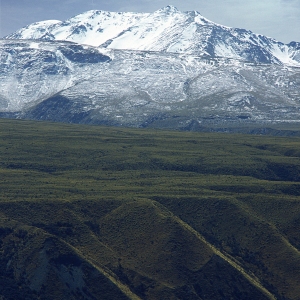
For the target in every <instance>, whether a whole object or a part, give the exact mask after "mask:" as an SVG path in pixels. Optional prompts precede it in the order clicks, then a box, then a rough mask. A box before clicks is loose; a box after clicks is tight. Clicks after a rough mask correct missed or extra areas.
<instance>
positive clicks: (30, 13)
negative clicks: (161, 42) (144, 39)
mask: <svg viewBox="0 0 300 300" xmlns="http://www.w3.org/2000/svg"><path fill="white" fill-rule="evenodd" d="M166 5H174V6H176V7H177V8H178V9H179V10H181V11H188V10H197V11H199V12H200V13H201V14H202V15H203V16H204V17H206V18H207V19H209V20H211V21H214V22H216V23H219V24H222V25H226V26H231V27H239V28H244V29H248V30H251V31H253V32H255V33H260V34H264V35H267V36H269V37H273V38H275V39H277V40H279V41H282V42H284V43H288V42H290V41H298V42H300V0H250V1H247V0H206V1H204V0H184V1H182V0H167V1H165V0H0V37H3V36H5V35H7V34H9V33H12V32H14V31H15V30H17V29H19V28H21V27H23V26H25V25H28V24H30V23H33V22H36V21H42V20H49V19H55V20H62V21H63V20H66V19H68V18H70V17H72V16H74V15H77V14H79V13H82V12H84V11H87V10H91V9H98V10H109V11H135V12H153V11H155V10H158V9H160V8H162V7H164V6H166Z"/></svg>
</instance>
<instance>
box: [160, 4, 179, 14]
mask: <svg viewBox="0 0 300 300" xmlns="http://www.w3.org/2000/svg"><path fill="white" fill-rule="evenodd" d="M158 11H159V12H167V13H177V12H179V10H178V9H177V7H175V6H173V5H167V6H165V7H163V8H161V9H159V10H158Z"/></svg>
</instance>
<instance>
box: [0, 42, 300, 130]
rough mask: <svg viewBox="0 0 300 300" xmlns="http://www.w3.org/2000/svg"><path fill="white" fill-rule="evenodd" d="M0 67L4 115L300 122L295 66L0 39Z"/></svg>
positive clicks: (147, 122) (145, 123)
mask: <svg viewBox="0 0 300 300" xmlns="http://www.w3.org/2000/svg"><path fill="white" fill-rule="evenodd" d="M0 70H1V71H0V116H2V117H3V116H4V117H13V118H29V119H37V120H51V121H63V122H74V123H88V124H107V125H118V126H134V127H160V128H173V129H175V128H179V129H193V130H198V129H199V128H200V127H201V126H204V127H211V126H214V125H218V124H219V125H221V126H224V124H225V123H226V124H233V125H234V124H235V126H241V124H270V123H276V122H277V123H278V122H279V123H280V122H299V120H300V100H299V99H300V68H298V67H291V66H282V65H278V64H258V63H251V62H245V61H239V60H235V59H227V58H209V57H203V56H195V55H194V56H193V55H186V54H176V53H166V52H147V51H132V50H126V51H125V50H115V49H107V48H96V47H92V46H83V45H80V44H75V43H71V42H58V41H37V40H0ZM263 126H265V125H263Z"/></svg>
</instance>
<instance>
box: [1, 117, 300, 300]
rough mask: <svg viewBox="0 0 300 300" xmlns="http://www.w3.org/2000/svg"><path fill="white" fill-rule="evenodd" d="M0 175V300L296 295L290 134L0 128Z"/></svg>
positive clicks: (27, 125)
mask: <svg viewBox="0 0 300 300" xmlns="http://www.w3.org/2000/svg"><path fill="white" fill-rule="evenodd" d="M0 177H1V180H0V189H1V193H0V220H1V224H0V251H1V256H0V267H1V268H0V269H1V270H2V271H0V286H2V287H4V286H5V288H2V292H1V289H0V296H2V298H3V299H10V298H9V297H8V295H9V293H11V292H12V291H15V292H14V293H15V299H25V298H21V297H22V296H20V295H21V294H22V295H27V296H26V297H28V299H39V298H42V299H66V297H67V298H68V299H123V298H124V299H126V298H130V299H300V296H299V295H300V234H299V232H300V198H299V196H300V182H299V181H300V139H298V138H286V137H267V136H254V135H239V134H235V135H234V134H216V133H191V132H175V131H173V132H172V131H161V130H142V129H126V128H113V127H101V126H84V125H67V124H58V123H56V124H54V123H46V122H45V123H44V122H32V121H18V120H4V119H2V120H0ZM99 282H100V283H101V284H100V285H99ZM17 286H18V287H19V288H18V289H15V288H16V287H17ZM100 286H101V287H100ZM52 290H55V295H51V291H52ZM21 292H22V293H21ZM20 293H21V294H20ZM101 295H102V296H101ZM23 297H24V296H23ZM116 297H117V298H116Z"/></svg>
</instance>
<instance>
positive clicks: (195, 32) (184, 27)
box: [6, 6, 300, 65]
mask: <svg viewBox="0 0 300 300" xmlns="http://www.w3.org/2000/svg"><path fill="white" fill-rule="evenodd" d="M6 39H42V40H63V41H71V42H76V43H80V44H87V45H91V46H101V47H105V48H110V49H126V50H142V51H163V52H170V53H184V54H191V55H197V56H199V55H201V56H209V57H227V58H234V59H242V60H247V61H250V62H257V63H276V64H288V65H300V44H299V43H296V42H291V43H290V44H287V45H286V44H283V43H281V42H278V41H276V40H274V39H272V38H268V37H265V36H263V35H259V34H255V33H253V32H251V31H247V30H244V29H238V28H230V27H226V26H222V25H219V24H216V23H214V22H211V21H209V20H207V19H206V18H205V17H203V16H202V15H201V14H200V13H199V12H196V11H188V12H180V11H178V10H177V9H176V8H175V7H173V6H167V7H165V8H162V9H160V10H158V11H155V12H154V13H129V12H127V13H118V12H107V11H97V10H93V11H88V12H85V13H83V14H80V15H78V16H75V17H73V18H71V19H69V20H66V21H63V22H62V21H51V20H50V21H42V22H38V23H34V24H31V25H28V26H26V27H24V28H22V29H20V30H18V31H17V32H15V33H13V34H11V35H9V36H7V37H6Z"/></svg>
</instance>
